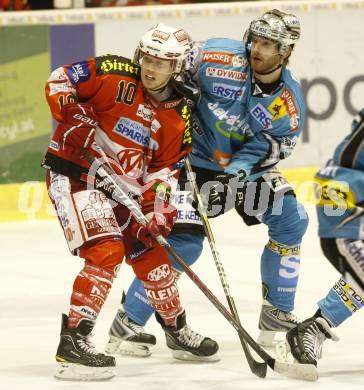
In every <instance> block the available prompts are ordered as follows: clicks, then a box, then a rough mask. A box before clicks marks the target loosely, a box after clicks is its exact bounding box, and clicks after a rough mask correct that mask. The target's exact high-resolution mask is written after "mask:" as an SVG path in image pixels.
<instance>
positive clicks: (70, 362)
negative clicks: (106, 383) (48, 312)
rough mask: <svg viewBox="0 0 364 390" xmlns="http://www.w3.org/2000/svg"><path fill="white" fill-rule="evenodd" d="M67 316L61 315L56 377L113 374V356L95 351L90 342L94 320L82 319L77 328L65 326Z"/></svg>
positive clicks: (105, 376) (102, 377) (106, 376)
mask: <svg viewBox="0 0 364 390" xmlns="http://www.w3.org/2000/svg"><path fill="white" fill-rule="evenodd" d="M67 322H68V317H67V316H66V315H65V314H63V315H62V328H61V340H60V343H59V345H58V349H57V354H56V360H57V362H59V363H60V364H59V369H58V371H57V372H56V374H55V377H56V378H57V379H64V380H84V381H91V380H105V379H110V378H112V377H113V376H115V373H114V371H113V368H114V367H115V358H113V357H112V356H106V355H104V354H102V353H99V352H97V351H96V350H95V349H94V346H93V345H92V344H91V343H90V341H89V338H90V333H91V331H92V329H93V327H94V321H90V320H86V319H83V320H81V321H80V323H79V325H78V326H77V328H72V329H68V328H67Z"/></svg>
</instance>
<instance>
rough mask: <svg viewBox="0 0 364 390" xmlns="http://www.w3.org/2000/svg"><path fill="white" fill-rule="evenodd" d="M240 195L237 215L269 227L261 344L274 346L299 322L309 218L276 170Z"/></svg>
mask: <svg viewBox="0 0 364 390" xmlns="http://www.w3.org/2000/svg"><path fill="white" fill-rule="evenodd" d="M238 195H239V197H238V198H239V202H238V204H237V205H236V211H237V212H238V214H239V215H240V216H241V217H242V218H243V220H244V222H245V223H246V224H247V225H255V224H258V223H264V224H266V225H267V226H268V234H269V241H268V243H267V245H266V246H265V247H264V250H263V254H262V257H261V277H262V291H263V304H262V308H261V313H260V317H259V325H258V326H259V329H260V330H261V332H260V335H259V338H258V342H259V343H260V344H261V345H264V346H273V345H274V338H275V336H276V333H277V332H286V331H287V330H288V329H291V328H292V327H294V326H295V325H296V324H297V321H298V320H297V318H296V317H295V316H294V315H293V314H292V313H291V311H292V310H293V304H294V297H295V292H296V286H297V282H298V273H299V265H300V244H301V240H302V236H303V235H304V233H305V231H306V228H307V224H308V217H307V213H306V212H305V210H304V208H303V206H301V205H300V204H299V203H297V200H296V198H295V196H294V192H293V189H292V187H291V186H290V185H289V184H288V183H287V182H286V180H285V179H284V177H283V176H282V175H281V174H280V172H279V171H277V170H275V169H272V170H271V171H269V172H268V173H267V174H265V175H263V177H261V178H260V179H258V180H257V181H256V182H248V183H246V185H245V187H244V188H243V189H242V190H241V191H240V194H239V192H238Z"/></svg>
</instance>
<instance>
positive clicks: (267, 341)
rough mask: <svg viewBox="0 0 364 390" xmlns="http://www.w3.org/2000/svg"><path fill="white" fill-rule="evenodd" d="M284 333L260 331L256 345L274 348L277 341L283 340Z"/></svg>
mask: <svg viewBox="0 0 364 390" xmlns="http://www.w3.org/2000/svg"><path fill="white" fill-rule="evenodd" d="M285 335H286V332H283V331H276V330H261V331H260V333H259V336H258V339H257V343H258V344H259V345H260V346H262V347H268V348H274V346H275V344H276V342H277V341H280V339H282V336H283V337H284V338H285Z"/></svg>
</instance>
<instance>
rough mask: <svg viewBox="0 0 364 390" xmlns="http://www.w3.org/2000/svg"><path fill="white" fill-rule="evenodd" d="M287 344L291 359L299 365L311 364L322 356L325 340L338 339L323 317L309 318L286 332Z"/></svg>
mask: <svg viewBox="0 0 364 390" xmlns="http://www.w3.org/2000/svg"><path fill="white" fill-rule="evenodd" d="M286 339H287V343H288V345H289V347H290V350H291V353H292V355H293V357H294V358H295V359H296V360H297V362H298V363H300V364H313V365H314V366H316V367H317V360H318V359H320V358H321V356H322V345H323V342H324V341H325V340H326V339H331V340H333V341H338V340H339V338H338V337H337V336H336V335H335V333H334V332H333V331H332V329H331V328H330V325H329V323H328V322H327V321H326V320H325V319H324V318H323V317H315V316H314V317H311V318H308V319H307V320H305V321H303V322H302V323H301V324H299V325H297V326H296V327H295V328H293V329H291V330H290V331H288V333H287V335H286Z"/></svg>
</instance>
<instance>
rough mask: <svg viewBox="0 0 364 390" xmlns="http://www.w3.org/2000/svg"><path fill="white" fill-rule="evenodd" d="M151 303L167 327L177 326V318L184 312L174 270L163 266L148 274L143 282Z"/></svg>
mask: <svg viewBox="0 0 364 390" xmlns="http://www.w3.org/2000/svg"><path fill="white" fill-rule="evenodd" d="M143 285H144V290H145V292H146V294H147V297H148V301H149V303H150V304H151V305H152V306H153V307H154V309H155V310H156V311H157V312H158V313H159V315H160V316H161V317H162V319H163V321H164V323H165V324H166V326H173V327H175V326H176V317H177V316H178V314H180V313H181V312H182V311H183V308H182V306H181V302H180V299H179V293H178V289H177V285H176V281H175V279H174V276H173V273H172V270H171V268H170V266H169V265H168V264H162V265H160V266H158V267H157V268H155V269H153V270H152V271H150V272H149V273H148V280H147V281H145V280H144V281H143Z"/></svg>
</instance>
